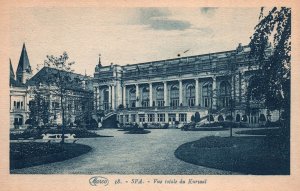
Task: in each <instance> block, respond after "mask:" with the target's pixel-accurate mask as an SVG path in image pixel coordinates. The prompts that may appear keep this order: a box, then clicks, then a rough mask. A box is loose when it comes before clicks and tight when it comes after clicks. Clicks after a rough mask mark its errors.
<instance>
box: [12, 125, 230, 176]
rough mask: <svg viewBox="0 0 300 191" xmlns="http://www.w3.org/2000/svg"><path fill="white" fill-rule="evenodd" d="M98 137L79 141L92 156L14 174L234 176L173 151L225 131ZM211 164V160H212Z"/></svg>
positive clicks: (113, 131) (107, 131)
mask: <svg viewBox="0 0 300 191" xmlns="http://www.w3.org/2000/svg"><path fill="white" fill-rule="evenodd" d="M97 133H99V134H101V135H112V136H114V137H100V138H87V139H80V140H79V141H78V143H81V144H86V145H89V146H91V147H92V148H93V149H92V151H91V152H89V153H87V154H85V155H82V156H79V157H76V158H73V159H69V160H66V161H62V162H56V163H50V164H45V165H40V166H35V167H29V168H24V169H18V170H14V171H12V172H11V173H17V174H152V175H156V174H166V175H172V174H174V175H175V174H181V175H190V174H193V175H196V174H233V173H232V172H227V171H222V170H217V169H212V168H206V167H202V166H197V165H193V164H189V163H186V162H183V161H181V160H179V159H177V158H176V157H175V156H174V151H175V150H176V149H177V147H178V146H180V145H181V144H183V143H186V142H191V141H195V140H198V139H199V138H201V137H205V136H210V135H218V136H228V134H229V132H228V131H180V130H179V129H151V133H149V134H140V135H137V134H124V131H118V130H117V129H104V130H99V131H97ZM211 160H214V159H213V158H212V159H211Z"/></svg>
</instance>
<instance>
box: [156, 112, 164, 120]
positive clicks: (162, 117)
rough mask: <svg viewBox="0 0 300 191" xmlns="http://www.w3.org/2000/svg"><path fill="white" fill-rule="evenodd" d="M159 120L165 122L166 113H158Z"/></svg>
mask: <svg viewBox="0 0 300 191" xmlns="http://www.w3.org/2000/svg"><path fill="white" fill-rule="evenodd" d="M157 121H158V122H165V114H164V113H159V114H157Z"/></svg>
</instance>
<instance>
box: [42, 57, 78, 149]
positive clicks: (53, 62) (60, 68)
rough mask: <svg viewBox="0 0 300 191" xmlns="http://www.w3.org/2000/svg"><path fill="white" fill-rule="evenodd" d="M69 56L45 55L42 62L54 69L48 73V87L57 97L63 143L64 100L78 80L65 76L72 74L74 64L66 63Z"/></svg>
mask: <svg viewBox="0 0 300 191" xmlns="http://www.w3.org/2000/svg"><path fill="white" fill-rule="evenodd" d="M68 59H69V56H68V54H67V53H66V52H64V53H63V54H62V55H60V56H59V57H55V56H53V55H50V56H49V55H47V59H46V60H45V61H44V65H45V66H47V67H50V68H55V69H56V70H53V72H51V73H49V76H48V77H47V78H48V81H47V83H48V85H51V86H53V88H52V89H51V91H52V93H54V95H56V96H58V97H59V101H60V104H59V106H60V111H61V118H62V128H61V129H62V141H61V143H62V144H63V143H64V139H65V137H64V129H65V127H66V116H65V110H66V106H65V103H66V98H67V97H68V90H69V89H70V87H71V86H72V85H74V86H76V84H77V83H78V80H79V79H77V80H76V79H71V78H70V75H66V73H68V72H72V69H71V66H72V65H73V64H74V63H75V62H68Z"/></svg>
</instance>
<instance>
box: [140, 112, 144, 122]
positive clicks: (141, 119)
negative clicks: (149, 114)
mask: <svg viewBox="0 0 300 191" xmlns="http://www.w3.org/2000/svg"><path fill="white" fill-rule="evenodd" d="M139 121H140V122H141V123H143V122H145V114H139Z"/></svg>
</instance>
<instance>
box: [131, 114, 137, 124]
mask: <svg viewBox="0 0 300 191" xmlns="http://www.w3.org/2000/svg"><path fill="white" fill-rule="evenodd" d="M135 119H136V115H135V114H132V115H131V122H132V123H134V122H135Z"/></svg>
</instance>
